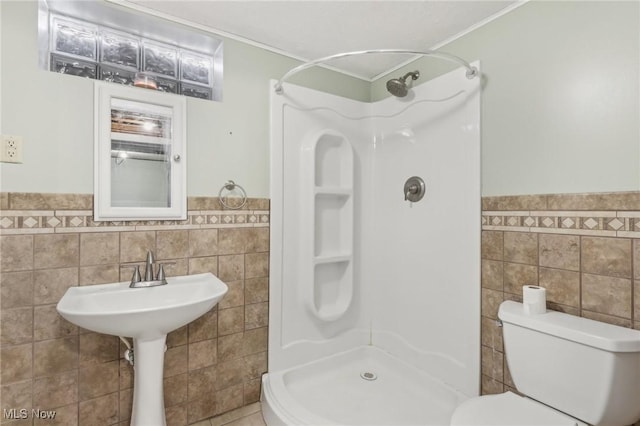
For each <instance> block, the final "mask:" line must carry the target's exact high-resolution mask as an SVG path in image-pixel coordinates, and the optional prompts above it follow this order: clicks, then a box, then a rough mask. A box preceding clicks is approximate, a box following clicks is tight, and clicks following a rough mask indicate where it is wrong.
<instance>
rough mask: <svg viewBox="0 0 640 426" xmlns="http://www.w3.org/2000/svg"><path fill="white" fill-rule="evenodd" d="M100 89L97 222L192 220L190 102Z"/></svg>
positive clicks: (98, 86) (175, 97)
mask: <svg viewBox="0 0 640 426" xmlns="http://www.w3.org/2000/svg"><path fill="white" fill-rule="evenodd" d="M95 85H96V86H95V87H96V88H95V152H94V157H95V161H94V164H95V182H94V188H95V192H94V193H95V200H94V216H95V220H97V221H100V220H140V219H150V220H157V219H186V214H187V209H186V204H187V197H186V155H185V154H186V127H185V125H186V100H185V98H184V97H182V96H178V95H171V94H166V93H160V92H154V91H151V90H147V89H140V88H135V87H125V86H118V85H113V84H109V83H103V82H96V83H95Z"/></svg>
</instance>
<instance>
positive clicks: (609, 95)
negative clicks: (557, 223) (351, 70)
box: [372, 1, 640, 196]
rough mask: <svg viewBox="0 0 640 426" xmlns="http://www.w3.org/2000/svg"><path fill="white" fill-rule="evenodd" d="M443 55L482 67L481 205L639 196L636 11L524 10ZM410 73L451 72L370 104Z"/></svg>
mask: <svg viewBox="0 0 640 426" xmlns="http://www.w3.org/2000/svg"><path fill="white" fill-rule="evenodd" d="M426 47H427V46H425V48H426ZM442 50H443V51H447V52H450V53H453V54H456V55H459V56H461V57H463V58H465V59H467V60H468V61H470V62H471V61H475V60H480V61H481V63H482V73H483V77H484V82H483V83H484V90H483V94H482V169H483V172H482V181H483V182H482V193H483V195H484V196H488V195H505V194H514V195H516V194H545V193H567V192H603V191H604V192H606V191H630V190H638V189H640V100H639V99H640V86H639V85H640V63H639V62H640V3H638V2H619V1H594V2H566V1H565V2H562V1H555V2H540V1H531V2H529V3H527V4H525V5H523V6H521V7H519V8H517V9H515V10H514V11H512V12H510V13H508V14H506V15H504V16H502V17H500V18H498V19H496V20H494V21H492V22H490V23H489V24H487V25H485V26H483V27H481V28H479V29H477V30H475V31H472V32H470V33H468V34H467V35H465V36H463V37H461V38H459V39H457V40H455V41H453V42H451V43H449V44H447V45H445V46H443V47H442ZM414 69H419V70H420V72H421V73H422V78H421V79H420V80H419V81H422V82H424V81H426V80H428V79H429V78H430V77H433V76H435V75H438V74H441V73H442V72H444V71H447V70H449V69H451V66H449V64H448V63H444V62H442V61H439V60H436V59H421V60H419V61H416V62H413V63H412V64H411V65H410V66H407V67H404V68H402V69H401V70H398V71H394V72H393V73H391V74H390V75H389V76H386V77H384V78H381V79H379V80H377V81H376V82H374V84H373V85H372V100H377V99H381V98H383V97H385V96H387V95H388V94H387V93H386V90H385V88H384V84H385V82H386V80H388V79H389V78H391V77H397V76H400V75H403V74H404V73H405V72H407V71H412V70H414Z"/></svg>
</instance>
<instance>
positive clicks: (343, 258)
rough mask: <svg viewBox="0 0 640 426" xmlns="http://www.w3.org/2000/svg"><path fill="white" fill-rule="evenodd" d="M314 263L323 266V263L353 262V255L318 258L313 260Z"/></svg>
mask: <svg viewBox="0 0 640 426" xmlns="http://www.w3.org/2000/svg"><path fill="white" fill-rule="evenodd" d="M313 261H314V263H315V264H316V265H322V264H323V263H340V262H351V255H350V254H336V255H325V256H316V257H314V258H313Z"/></svg>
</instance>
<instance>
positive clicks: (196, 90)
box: [180, 83, 213, 99]
mask: <svg viewBox="0 0 640 426" xmlns="http://www.w3.org/2000/svg"><path fill="white" fill-rule="evenodd" d="M180 93H181V94H183V95H185V96H189V97H192V98H199V99H211V96H212V94H213V91H212V90H211V88H210V87H204V86H196V85H194V84H187V83H180Z"/></svg>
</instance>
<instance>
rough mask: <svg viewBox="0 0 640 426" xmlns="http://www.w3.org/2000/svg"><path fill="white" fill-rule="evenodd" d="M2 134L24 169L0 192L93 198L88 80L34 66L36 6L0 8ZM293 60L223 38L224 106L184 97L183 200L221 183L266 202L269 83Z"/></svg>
mask: <svg viewBox="0 0 640 426" xmlns="http://www.w3.org/2000/svg"><path fill="white" fill-rule="evenodd" d="M0 9H1V13H0V16H1V19H2V21H1V23H2V25H1V43H2V44H1V56H2V59H1V60H2V69H1V71H2V72H1V85H2V88H1V89H0V90H1V93H2V101H1V102H2V105H1V111H0V112H1V114H2V123H1V124H2V128H1V129H0V131H1V132H2V134H16V135H22V136H23V137H24V141H25V142H24V164H20V165H14V164H2V165H1V166H0V174H1V188H0V189H1V190H2V191H10V192H45V193H92V192H93V81H92V80H83V79H80V78H78V77H73V76H67V75H61V74H56V73H52V72H45V71H43V70H41V69H39V68H38V46H37V24H38V22H37V3H36V2H34V1H25V2H2V3H1V4H0ZM298 64H299V63H298V62H297V61H294V60H292V59H290V58H287V57H284V56H282V55H278V54H275V53H272V52H269V51H266V50H264V49H260V48H257V47H254V46H250V45H247V44H244V43H240V42H237V41H234V40H229V39H224V88H223V92H224V101H223V102H210V101H202V100H198V99H193V98H188V99H187V108H188V110H187V111H188V112H187V115H188V120H187V121H188V123H187V124H188V129H187V131H188V155H189V170H188V194H189V195H192V196H196V195H205V196H206V195H217V194H218V191H219V190H220V188H221V187H222V185H223V184H224V182H226V181H227V180H228V179H233V180H235V181H236V182H237V183H239V184H241V185H243V186H244V187H245V189H246V190H247V192H248V194H249V196H250V197H267V196H268V195H269V172H268V167H269V90H270V87H269V80H270V79H272V78H280V76H282V75H283V74H284V73H285V72H286V71H288V70H289V69H290V68H292V67H294V66H296V65H298ZM292 81H293V82H296V83H297V84H303V85H309V86H311V87H314V88H317V89H319V90H323V91H327V92H333V93H338V94H340V95H341V96H345V97H350V98H354V99H358V100H368V98H369V83H367V82H365V81H362V80H358V79H356V78H352V77H347V76H344V75H342V74H339V73H335V72H331V71H328V70H324V69H314V70H310V71H309V72H306V73H304V75H300V77H299V78H297V79H293V80H292Z"/></svg>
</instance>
